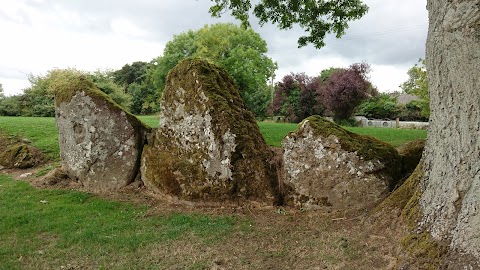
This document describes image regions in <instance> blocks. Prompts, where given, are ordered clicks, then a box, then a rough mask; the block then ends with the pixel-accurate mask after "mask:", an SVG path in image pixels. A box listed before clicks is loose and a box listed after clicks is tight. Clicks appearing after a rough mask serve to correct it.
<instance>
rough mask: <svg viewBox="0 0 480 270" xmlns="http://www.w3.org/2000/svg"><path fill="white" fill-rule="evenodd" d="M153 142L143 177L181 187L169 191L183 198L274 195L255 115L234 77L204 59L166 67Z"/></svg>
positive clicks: (272, 173) (269, 154)
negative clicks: (158, 123)
mask: <svg viewBox="0 0 480 270" xmlns="http://www.w3.org/2000/svg"><path fill="white" fill-rule="evenodd" d="M151 146H152V149H147V150H146V151H144V154H143V157H144V158H142V161H143V162H144V164H145V165H146V172H145V173H144V174H142V178H144V182H149V183H150V184H152V185H155V186H157V187H158V189H160V191H162V192H166V191H168V186H170V185H173V186H175V187H177V186H180V187H181V189H180V193H178V192H176V191H177V190H178V189H177V188H175V189H173V190H171V191H170V192H167V193H171V194H172V195H175V196H178V197H180V198H182V199H187V200H197V199H198V200H199V199H201V200H209V201H225V200H237V199H253V200H261V201H265V200H271V198H270V199H267V197H277V201H278V198H279V196H277V195H278V192H277V190H278V179H277V177H276V170H275V168H272V167H271V166H270V165H269V162H270V160H271V159H272V157H273V153H272V152H271V151H270V150H269V148H268V147H267V145H266V143H265V141H264V139H263V137H262V135H261V133H260V130H259V128H258V126H257V123H256V121H255V117H254V115H253V114H252V113H251V112H249V111H248V110H247V109H246V106H245V104H244V102H243V99H242V98H241V96H240V91H239V89H238V87H237V86H236V85H235V83H234V80H233V78H232V77H231V76H230V75H229V74H228V73H227V72H226V71H225V70H223V69H221V68H219V67H217V66H215V65H213V64H211V63H209V62H207V61H204V60H200V59H187V60H184V61H182V62H181V63H179V64H178V65H177V66H176V67H175V68H173V69H172V70H171V71H170V72H169V74H168V76H167V80H166V86H165V89H164V91H163V96H162V101H161V112H160V125H159V129H158V131H157V132H156V135H155V140H154V143H153V144H152V145H151ZM149 164H150V165H149ZM142 167H145V166H143V165H142ZM142 170H143V169H142ZM173 183H175V184H173ZM147 185H148V184H147Z"/></svg>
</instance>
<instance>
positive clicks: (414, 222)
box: [377, 161, 448, 270]
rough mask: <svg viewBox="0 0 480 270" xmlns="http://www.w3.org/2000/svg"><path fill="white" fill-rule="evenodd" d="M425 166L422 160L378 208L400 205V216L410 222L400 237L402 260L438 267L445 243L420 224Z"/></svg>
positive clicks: (445, 246)
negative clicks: (420, 203)
mask: <svg viewBox="0 0 480 270" xmlns="http://www.w3.org/2000/svg"><path fill="white" fill-rule="evenodd" d="M424 173H425V169H424V164H423V162H422V161H421V162H420V163H419V165H418V166H417V168H416V169H415V170H414V172H413V173H412V174H411V175H410V177H409V178H408V179H407V180H406V181H405V182H404V183H403V184H402V185H401V186H400V187H399V188H398V189H396V190H395V191H394V192H392V194H391V195H390V196H389V197H387V198H386V199H385V201H384V202H383V203H382V204H381V205H380V206H379V207H378V208H377V212H378V211H380V210H384V211H388V209H390V208H397V209H400V210H401V211H402V214H401V218H402V219H403V221H404V223H405V224H406V225H407V228H408V231H407V233H406V234H405V236H404V237H403V238H402V239H401V243H400V244H401V246H402V250H403V253H404V254H405V256H404V258H402V260H401V263H403V264H404V265H408V266H409V267H412V269H432V270H433V269H439V267H440V265H441V264H442V262H443V259H444V256H445V255H446V254H447V251H448V246H447V244H446V243H443V242H439V241H436V240H434V239H433V238H432V236H431V235H430V233H429V232H427V231H425V230H424V229H423V228H421V227H419V222H420V220H421V217H422V213H421V208H420V205H419V201H420V197H421V196H422V192H421V190H420V183H421V181H422V179H423V177H424Z"/></svg>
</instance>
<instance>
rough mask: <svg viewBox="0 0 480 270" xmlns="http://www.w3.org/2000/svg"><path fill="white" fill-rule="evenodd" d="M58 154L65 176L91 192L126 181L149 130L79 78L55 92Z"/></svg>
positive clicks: (133, 172) (131, 175)
mask: <svg viewBox="0 0 480 270" xmlns="http://www.w3.org/2000/svg"><path fill="white" fill-rule="evenodd" d="M55 118H56V122H57V126H58V131H59V143H60V156H61V161H62V165H63V168H64V169H65V170H66V171H67V173H68V176H69V177H70V178H72V179H76V180H78V181H80V182H81V183H82V184H83V185H84V186H85V187H86V188H87V189H89V190H92V191H109V190H116V189H119V188H122V187H124V186H126V185H128V184H129V183H131V182H132V181H133V180H134V179H135V177H136V175H137V173H138V171H139V165H140V156H141V152H142V149H143V145H144V143H145V141H146V133H147V132H148V131H149V128H148V127H146V126H144V125H143V124H142V123H141V122H140V120H138V119H137V118H136V117H135V116H133V115H131V114H129V113H127V112H125V111H124V110H123V109H122V108H120V107H119V106H118V105H117V104H116V103H115V102H113V101H112V100H111V99H110V98H109V97H108V96H107V95H106V94H104V93H103V92H101V91H100V90H99V89H98V88H97V87H96V86H94V85H93V83H91V82H90V81H89V80H87V79H86V78H84V77H83V76H78V77H75V78H74V79H71V81H70V82H69V84H68V85H67V86H66V87H63V88H62V89H60V90H59V91H56V93H55Z"/></svg>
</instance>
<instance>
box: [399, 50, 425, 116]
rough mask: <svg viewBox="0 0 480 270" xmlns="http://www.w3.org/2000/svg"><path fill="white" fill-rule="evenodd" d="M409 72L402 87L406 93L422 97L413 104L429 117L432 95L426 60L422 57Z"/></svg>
mask: <svg viewBox="0 0 480 270" xmlns="http://www.w3.org/2000/svg"><path fill="white" fill-rule="evenodd" d="M407 73H408V77H409V78H408V80H407V81H406V82H404V83H402V84H401V85H400V88H402V90H403V91H404V92H405V93H407V94H410V95H414V96H417V97H419V98H420V100H415V101H412V105H414V106H417V107H418V108H419V109H420V110H421V113H422V116H423V117H425V118H428V117H429V116H430V97H429V94H428V81H427V69H426V67H425V60H423V59H420V60H419V61H418V63H417V64H415V65H414V66H413V67H412V68H410V69H409V70H408V72H407Z"/></svg>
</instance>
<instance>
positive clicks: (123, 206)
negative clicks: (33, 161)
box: [0, 116, 426, 270]
mask: <svg viewBox="0 0 480 270" xmlns="http://www.w3.org/2000/svg"><path fill="white" fill-rule="evenodd" d="M140 118H141V119H142V121H144V122H145V123H147V124H148V125H150V126H153V127H155V126H157V125H158V118H157V117H155V116H142V117H140ZM259 127H260V130H261V132H262V134H263V135H264V137H265V139H266V141H267V143H268V144H270V145H275V146H280V142H281V140H282V139H283V137H284V136H285V135H286V134H287V133H288V132H290V131H292V130H295V129H296V128H297V125H296V124H279V123H269V122H260V123H259ZM349 130H351V131H353V132H357V133H362V134H368V135H372V136H375V137H377V138H380V139H383V140H385V141H387V142H390V143H392V144H393V145H398V144H401V143H403V142H407V141H409V140H412V139H416V138H422V137H425V135H426V132H425V131H423V130H420V131H419V130H395V129H381V128H380V129H372V128H349ZM0 132H3V133H4V134H7V135H8V136H20V137H23V138H27V139H29V140H31V141H32V142H33V145H35V146H37V147H39V148H40V149H42V150H43V151H44V152H45V153H46V154H47V155H48V157H50V158H51V159H53V160H58V159H59V150H58V135H57V129H56V126H55V122H54V119H53V118H29V117H0ZM47 167H48V168H47ZM47 167H45V168H40V169H39V171H38V172H37V173H36V174H34V176H35V175H37V176H38V175H42V174H45V173H46V170H47V169H51V168H52V167H53V166H52V165H51V164H49V165H48V166H47ZM22 172H23V171H22ZM22 172H19V173H22ZM115 196H120V198H119V199H120V200H121V201H124V202H118V201H112V195H108V196H107V198H101V197H99V196H98V195H92V194H89V193H84V192H78V191H70V190H48V189H36V188H33V187H31V186H30V184H29V183H28V182H27V181H18V180H14V179H13V178H12V175H6V174H2V173H1V172H0V269H1V270H6V269H355V270H359V269H390V268H391V265H392V264H394V263H395V251H396V250H397V243H398V241H399V239H397V238H398V237H399V235H401V233H399V232H397V231H393V230H385V229H384V228H383V227H382V228H381V229H376V228H375V227H373V226H370V225H365V224H364V223H363V222H362V221H361V219H356V216H351V217H352V218H345V215H346V213H317V212H315V211H303V210H301V209H295V208H294V207H285V208H277V207H266V208H258V209H256V208H255V207H253V208H250V207H231V206H229V207H221V208H208V207H204V208H202V207H198V208H197V207H194V208H192V207H188V206H182V205H177V204H166V203H162V202H155V201H152V199H151V198H150V197H148V196H146V195H143V194H142V193H140V194H135V195H134V196H137V197H140V199H138V198H137V199H133V200H130V199H132V198H131V197H128V196H127V195H122V194H117V195H115ZM121 196H127V197H121ZM132 196H133V195H132ZM113 198H114V199H117V197H113ZM125 201H127V202H125Z"/></svg>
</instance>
